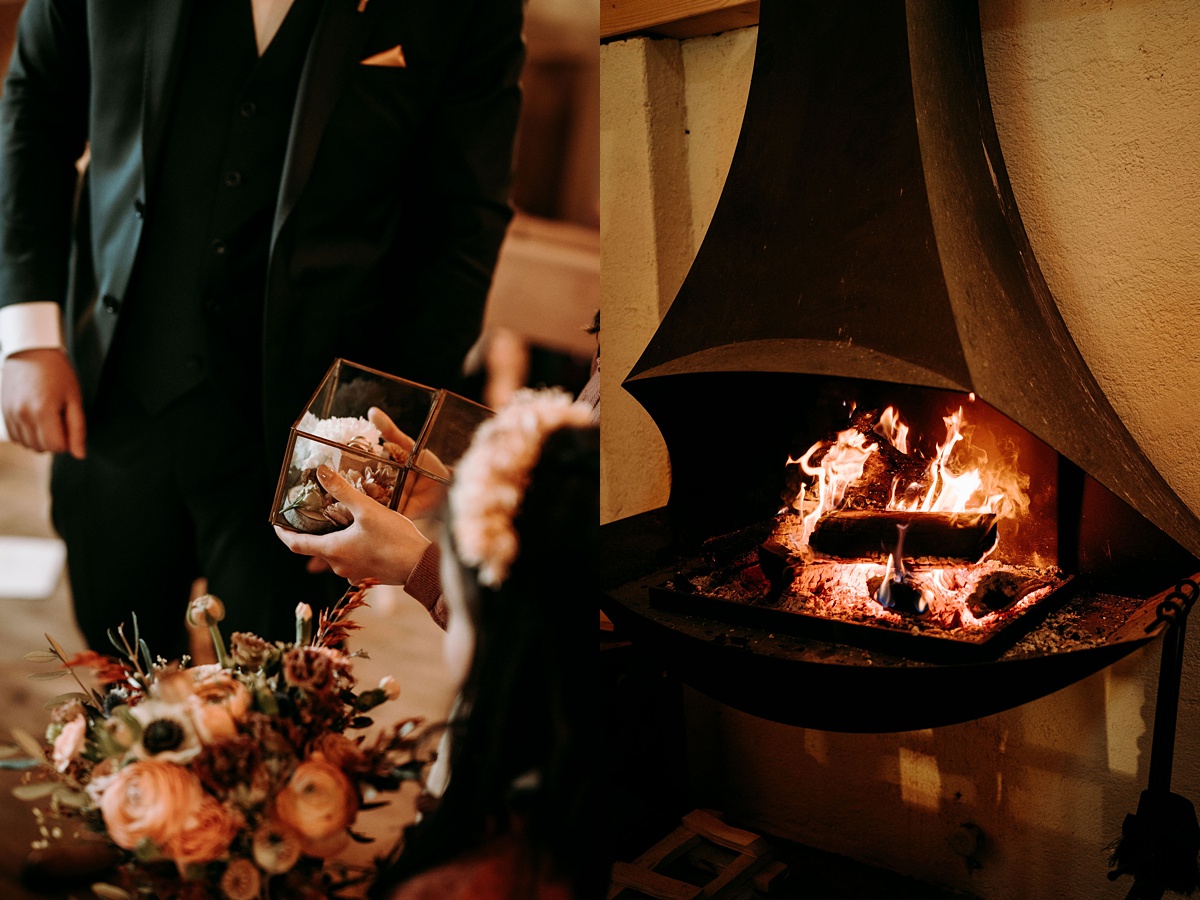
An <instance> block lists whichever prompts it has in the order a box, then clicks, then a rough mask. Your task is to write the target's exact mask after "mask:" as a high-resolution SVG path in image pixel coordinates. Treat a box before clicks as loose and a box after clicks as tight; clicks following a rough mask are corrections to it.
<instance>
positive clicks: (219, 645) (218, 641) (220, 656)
mask: <svg viewBox="0 0 1200 900" xmlns="http://www.w3.org/2000/svg"><path fill="white" fill-rule="evenodd" d="M208 633H209V634H210V635H212V642H213V649H214V650H216V651H217V662H218V663H220V664H221V668H222V669H230V668H233V667H232V666H231V665H230V663H229V656H228V655H227V654H226V653H225V638H223V637H221V629H219V628H218V627H217V623H216V622H212V621H210V622H209V623H208Z"/></svg>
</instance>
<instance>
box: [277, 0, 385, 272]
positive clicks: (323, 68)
mask: <svg viewBox="0 0 1200 900" xmlns="http://www.w3.org/2000/svg"><path fill="white" fill-rule="evenodd" d="M356 6H357V4H356V3H355V0H323V7H322V10H321V15H320V18H319V19H318V20H317V26H316V30H315V32H314V34H313V39H312V43H311V44H310V45H309V48H308V57H307V59H305V61H304V71H303V72H302V73H301V75H300V87H299V91H298V92H297V95H296V106H295V109H294V111H293V114H292V129H291V133H290V134H289V135H288V149H287V156H286V157H285V158H284V162H283V178H282V181H281V183H280V186H279V202H278V204H277V206H276V209H275V223H274V227H273V228H272V230H271V247H272V250H274V247H275V240H276V239H277V238H278V236H279V232H280V229H282V228H283V225H284V223H285V222H286V221H287V218H288V216H289V215H290V214H291V212H292V209H293V208H294V207H295V205H296V200H297V198H299V196H300V193H301V191H303V190H304V185H305V184H307V182H308V178H309V175H310V174H312V167H313V161H314V160H315V159H316V156H317V147H318V146H319V145H320V143H321V135H322V134H324V132H325V126H326V125H327V124H328V122H329V116H330V114H331V113H332V112H333V107H334V105H335V104H336V103H337V99H338V97H339V96H340V95H341V93H342V90H343V88H344V87H345V86H346V82H347V81H348V80H349V78H350V74H351V73H352V72H353V71H354V66H355V64H356V61H357V60H358V58H359V56H360V55H361V53H360V51H361V50H362V49H363V47H365V46H366V38H367V29H366V24H365V23H366V19H367V17H366V16H365V15H362V14H360V13H359V11H358V9H357V8H356Z"/></svg>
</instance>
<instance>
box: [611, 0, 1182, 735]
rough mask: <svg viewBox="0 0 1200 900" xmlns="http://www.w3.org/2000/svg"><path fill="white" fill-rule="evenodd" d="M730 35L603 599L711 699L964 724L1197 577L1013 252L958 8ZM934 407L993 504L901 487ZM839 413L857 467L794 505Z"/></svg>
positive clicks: (770, 3) (1163, 496)
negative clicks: (747, 37)
mask: <svg viewBox="0 0 1200 900" xmlns="http://www.w3.org/2000/svg"><path fill="white" fill-rule="evenodd" d="M758 42H759V45H758V50H757V54H756V58H755V67H754V75H753V79H752V82H751V87H750V94H749V99H748V102H747V107H746V114H745V119H744V122H743V126H742V132H741V136H740V138H739V141H738V146H737V150H736V151H735V154H734V159H733V163H732V166H731V169H730V172H729V175H728V178H727V180H726V184H725V189H724V192H723V194H722V197H721V200H720V203H719V204H718V207H717V210H716V212H715V214H714V216H713V219H712V223H711V225H710V227H709V230H708V232H707V234H706V236H705V239H704V242H703V244H702V246H701V248H700V251H699V253H698V255H697V257H696V259H695V261H694V263H693V265H692V268H691V270H690V272H689V274H688V276H687V278H686V280H685V282H684V284H683V286H682V288H681V289H680V291H679V293H678V295H677V297H676V299H675V301H674V303H673V304H672V306H671V308H670V310H669V311H668V312H667V314H666V316H665V317H664V319H663V321H662V324H661V326H660V327H659V329H658V331H657V332H656V334H655V335H654V338H653V339H652V340H651V342H650V344H649V346H648V347H647V348H646V350H645V352H644V354H643V355H642V357H641V359H640V360H639V362H638V364H637V365H636V366H635V367H634V369H633V371H632V372H631V374H630V376H629V378H628V379H627V380H626V382H625V387H626V389H627V390H628V391H629V392H630V393H631V394H633V395H634V397H635V398H636V399H637V400H638V401H639V402H640V403H641V404H642V405H643V406H644V407H645V408H646V409H647V411H648V412H649V413H650V414H651V416H652V417H653V418H654V421H655V423H656V424H657V425H658V427H659V429H660V431H661V432H662V434H663V437H664V439H665V440H666V443H667V447H668V450H669V453H670V458H671V479H672V483H671V494H670V500H669V502H668V504H667V506H666V507H665V508H664V509H662V510H658V511H655V512H652V513H647V514H643V515H642V516H637V517H634V518H633V519H629V520H624V521H622V522H617V523H613V524H612V525H609V526H605V528H604V529H603V531H602V540H603V541H604V546H603V556H604V559H605V560H606V564H608V566H609V570H608V572H607V573H606V575H605V583H604V588H605V593H606V596H607V598H608V603H607V605H606V611H608V612H609V615H610V617H611V618H613V620H614V621H615V622H617V624H618V625H621V626H624V627H626V628H628V629H629V630H630V631H631V632H632V633H635V634H637V635H640V636H641V638H642V639H644V640H646V641H652V642H654V644H655V645H656V646H657V647H658V648H659V650H660V651H661V652H662V654H663V656H664V657H665V658H666V659H667V660H668V662H669V664H670V665H671V666H672V667H673V668H674V670H675V671H676V672H678V673H679V674H680V675H681V676H682V677H683V679H684V680H685V681H688V682H689V683H692V684H693V685H695V686H696V687H698V688H700V689H701V690H703V691H704V692H706V693H709V694H710V695H711V696H714V697H715V698H717V699H719V700H722V701H723V702H726V703H728V704H730V705H732V706H735V707H738V708H740V709H743V710H746V711H749V712H752V713H755V714H756V715H761V716H764V717H767V718H772V719H775V720H777V721H783V722H789V723H793V724H803V725H810V726H813V727H818V728H829V729H835V730H846V731H884V730H898V729H907V728H916V727H927V726H931V725H938V724H947V723H950V722H955V721H963V720H966V719H970V718H975V717H978V716H981V715H986V714H988V713H991V712H996V711H999V710H1001V709H1005V708H1008V707H1011V706H1013V705H1016V704H1019V703H1023V702H1026V701H1028V700H1031V699H1033V698H1035V697H1037V696H1041V695H1043V694H1045V693H1048V692H1050V691H1053V690H1056V689H1058V688H1060V687H1062V686H1064V685H1066V684H1068V683H1070V682H1071V681H1074V680H1076V679H1078V678H1081V677H1083V676H1085V675H1087V674H1090V673H1091V672H1094V671H1097V670H1098V669H1100V668H1102V667H1104V666H1107V665H1109V664H1110V663H1112V662H1113V661H1115V660H1116V659H1119V658H1120V657H1121V656H1124V655H1125V654H1126V653H1128V652H1130V651H1131V650H1133V649H1135V648H1136V647H1137V646H1141V645H1142V644H1144V643H1145V642H1147V641H1149V640H1152V639H1153V638H1154V637H1156V636H1157V635H1158V634H1159V633H1160V632H1161V631H1162V629H1163V628H1164V627H1165V624H1164V620H1163V617H1162V616H1161V614H1160V613H1161V610H1160V608H1159V603H1160V600H1161V598H1163V597H1165V596H1166V595H1167V594H1168V593H1169V592H1170V591H1171V589H1172V586H1173V585H1174V584H1175V582H1176V581H1177V580H1178V579H1180V578H1183V577H1186V576H1189V575H1192V574H1194V573H1195V572H1196V571H1197V570H1200V561H1198V560H1200V520H1198V519H1197V518H1196V516H1195V515H1194V514H1193V513H1192V512H1191V511H1190V510H1189V509H1188V508H1187V506H1186V505H1185V504H1184V503H1183V502H1182V501H1181V500H1180V499H1179V498H1178V496H1177V495H1176V494H1175V493H1174V492H1173V491H1172V490H1171V489H1170V487H1169V486H1168V485H1167V484H1166V483H1165V481H1164V480H1163V479H1162V478H1161V476H1160V475H1159V474H1158V473H1157V471H1155V469H1154V467H1153V466H1152V465H1151V464H1150V462H1149V461H1148V460H1147V459H1146V457H1145V455H1144V453H1143V452H1142V451H1141V449H1140V448H1139V447H1138V446H1137V444H1136V442H1135V441H1134V440H1133V438H1132V437H1131V436H1130V435H1129V432H1128V430H1127V429H1126V428H1125V426H1124V424H1123V423H1122V422H1121V420H1120V418H1119V417H1118V416H1117V414H1116V412H1115V411H1114V410H1113V408H1112V406H1111V405H1110V404H1109V402H1108V401H1107V399H1106V398H1105V397H1104V394H1103V392H1102V391H1101V389H1100V388H1099V386H1098V384H1097V383H1096V381H1095V379H1094V377H1093V376H1092V375H1091V373H1090V371H1089V370H1088V368H1087V366H1086V364H1085V363H1084V361H1083V359H1082V357H1081V356H1080V354H1079V352H1078V350H1077V349H1076V347H1075V345H1074V343H1073V341H1072V339H1071V337H1070V335H1069V333H1068V332H1067V330H1066V327H1065V325H1064V324H1063V322H1062V319H1061V317H1060V316H1059V314H1058V311H1057V308H1056V306H1055V305H1054V301H1053V297H1052V296H1051V295H1050V291H1049V289H1048V288H1047V286H1046V284H1045V282H1044V280H1043V278H1042V275H1041V272H1040V270H1039V269H1038V266H1037V262H1036V259H1035V258H1034V254H1033V251H1032V249H1031V248H1030V246H1029V242H1028V239H1027V237H1026V235H1025V232H1024V228H1023V226H1022V224H1021V220H1020V215H1019V213H1018V210H1017V207H1016V202H1015V200H1014V198H1013V195H1012V190H1011V187H1010V185H1009V182H1008V176H1007V173H1006V171H1005V168H1004V161H1003V156H1002V153H1001V151H1000V146H999V141H998V138H997V136H996V132H995V127H994V123H993V121H992V116H991V109H990V103H989V100H988V95H987V82H986V77H985V73H984V70H983V57H982V51H981V47H980V36H979V23H978V18H977V12H976V10H974V9H973V8H971V5H970V4H936V5H935V4H919V3H908V4H905V3H903V2H899V0H896V2H891V3H888V4H886V5H878V6H873V7H872V8H871V10H870V11H869V12H867V11H864V10H863V9H862V8H861V7H860V5H857V4H838V3H803V2H788V0H763V2H762V4H761V11H760V26H759V34H758ZM888 409H893V410H902V411H903V415H904V416H905V417H906V423H907V424H908V425H909V429H910V430H909V434H910V436H911V440H913V441H914V442H915V441H916V440H917V438H918V436H921V435H923V436H924V438H925V445H924V446H925V449H924V450H923V451H922V453H921V454H920V455H919V456H918V457H916V458H917V459H919V461H920V462H919V465H917V468H918V469H919V470H920V476H919V477H914V476H913V474H912V472H910V471H908V470H907V469H906V468H905V465H906V463H903V462H902V461H898V460H897V458H896V454H895V453H894V452H893V451H897V450H898V449H899V448H898V443H897V441H896V440H895V435H894V434H893V436H892V437H891V438H888V437H885V436H883V435H880V434H877V433H876V432H875V428H876V427H877V426H878V424H879V421H880V420H881V419H882V417H883V416H884V415H885V412H884V411H886V410H888ZM958 410H962V411H963V412H964V413H965V415H966V416H967V418H968V420H969V421H970V422H972V423H973V424H974V426H975V428H976V435H978V436H980V438H981V443H982V444H983V445H986V446H985V447H984V449H985V450H986V451H987V452H988V455H989V458H992V459H995V458H1007V456H1008V451H1009V449H1011V450H1012V451H1013V454H1012V455H1014V456H1015V458H1016V459H1017V460H1018V466H1019V473H1020V474H1021V475H1022V476H1023V477H1024V478H1026V479H1027V485H1026V487H1025V488H1023V491H1024V493H1025V502H1026V506H1025V508H1024V509H1023V510H1022V512H1021V514H1020V515H1019V516H1016V515H1010V514H1008V513H1005V514H1001V513H1000V512H998V511H997V510H996V509H993V508H990V507H988V506H987V505H986V504H984V505H980V504H975V505H970V504H968V505H966V506H964V507H963V508H958V507H949V508H941V507H940V506H939V504H938V503H937V502H936V501H930V502H928V503H927V502H926V501H925V500H924V499H923V498H924V497H925V494H924V493H922V491H923V490H925V489H927V488H928V486H929V484H928V483H929V482H930V481H935V480H936V477H935V476H933V475H929V474H928V473H929V464H930V462H931V461H934V460H936V459H937V457H938V454H939V452H940V450H939V449H938V448H939V447H941V446H944V444H943V441H944V440H946V439H944V438H941V437H939V436H938V432H939V429H940V428H941V426H942V421H943V419H946V418H952V417H953V416H954V415H955V414H956V411H958ZM859 411H864V412H865V411H874V412H875V413H876V415H877V416H878V417H879V418H878V419H876V420H875V421H873V422H872V423H870V427H866V428H864V427H859V428H857V433H858V434H860V435H861V436H862V437H863V438H865V439H867V441H868V442H874V443H876V444H877V445H878V447H879V448H881V449H879V450H877V451H876V453H877V457H876V458H877V459H879V458H882V457H885V456H887V457H889V458H888V459H887V460H885V462H886V463H887V465H886V466H885V469H886V470H887V475H888V476H889V477H887V478H885V479H882V480H876V481H875V482H872V484H871V485H870V486H869V487H866V488H863V489H861V490H858V492H857V493H855V491H854V490H849V491H848V494H849V495H850V496H851V499H852V501H853V502H851V503H849V504H845V503H834V504H829V505H826V506H824V507H822V503H823V501H821V500H817V501H816V502H814V498H813V494H814V492H816V491H818V490H819V485H820V483H821V482H822V479H823V478H825V479H827V478H828V476H829V473H828V472H825V473H823V474H821V473H819V470H821V468H822V467H821V463H822V461H823V460H826V459H827V458H828V455H829V453H830V448H833V447H837V446H838V445H839V441H838V438H837V436H838V435H840V434H842V433H844V432H846V431H854V430H855V428H856V426H855V422H854V416H855V415H856V414H861V413H859ZM846 443H848V441H847V442H846ZM818 444H824V445H825V447H824V449H822V450H817V451H815V452H814V451H813V449H812V448H814V447H815V446H817V445H818ZM863 446H865V444H864V443H860V445H859V449H860V450H861V449H862V447H863ZM904 455H906V454H904ZM801 460H805V462H803V463H801V462H800V461H801ZM789 461H790V463H789ZM870 465H871V463H868V464H867V466H868V467H869V466H870ZM943 474H944V473H943ZM950 474H953V475H956V476H957V475H960V474H961V470H960V469H955V470H954V471H952V472H950ZM935 475H936V473H935ZM910 487H911V488H912V491H915V494H913V493H912V492H910ZM897 490H898V494H899V504H898V505H897V506H893V507H891V508H889V506H888V504H886V503H880V502H877V501H878V500H879V499H880V497H879V496H877V495H878V494H880V493H882V494H883V495H886V496H887V497H888V498H891V497H892V496H893V494H894V493H896V492H897ZM872 492H874V493H872ZM985 493H986V492H985ZM916 495H920V496H919V497H918V496H916ZM939 516H940V518H939ZM902 535H903V537H902ZM902 541H907V546H908V551H907V552H905V551H904V549H903V544H902ZM889 557H890V559H891V561H890V563H889ZM938 583H940V585H941V587H943V588H945V587H946V585H947V584H949V585H952V590H949V593H952V594H953V595H954V596H953V598H952V600H953V602H952V603H950V604H949V605H947V604H945V603H942V602H941V599H940V598H939V597H938V596H936V594H937V591H935V590H934V586H936V584H938ZM816 684H820V685H821V688H820V690H819V691H813V690H809V689H806V688H805V687H804V686H806V685H816ZM814 694H821V695H822V696H821V697H815V696H814ZM848 696H853V697H854V698H855V703H853V704H849V703H847V702H846V700H845V698H846V697H848Z"/></svg>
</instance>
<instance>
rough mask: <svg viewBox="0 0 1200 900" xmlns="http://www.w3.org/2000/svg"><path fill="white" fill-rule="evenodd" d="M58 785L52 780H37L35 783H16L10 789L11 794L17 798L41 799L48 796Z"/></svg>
mask: <svg viewBox="0 0 1200 900" xmlns="http://www.w3.org/2000/svg"><path fill="white" fill-rule="evenodd" d="M57 787H58V785H57V784H55V783H54V782H53V781H39V782H38V783H37V784H18V785H17V786H16V787H15V788H13V789H12V794H13V796H14V797H16V798H17V799H18V800H41V799H42V798H43V797H49V796H50V795H51V794H53V793H54V791H55V789H56V788H57Z"/></svg>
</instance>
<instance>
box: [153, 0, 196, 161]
mask: <svg viewBox="0 0 1200 900" xmlns="http://www.w3.org/2000/svg"><path fill="white" fill-rule="evenodd" d="M192 3H193V0H148V2H147V3H146V59H145V68H144V70H143V72H144V79H145V81H144V84H143V92H142V98H143V106H142V161H143V165H144V169H145V175H144V177H145V183H146V184H150V183H152V181H153V177H154V171H155V166H156V164H157V162H158V151H159V148H160V147H161V145H162V136H163V131H164V129H165V128H166V123H167V118H168V113H169V108H170V104H171V103H173V102H174V97H175V93H174V86H175V81H176V79H177V76H178V74H179V67H180V64H181V58H182V56H183V40H184V28H185V25H186V24H187V21H188V19H189V18H190V15H191V11H192Z"/></svg>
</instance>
